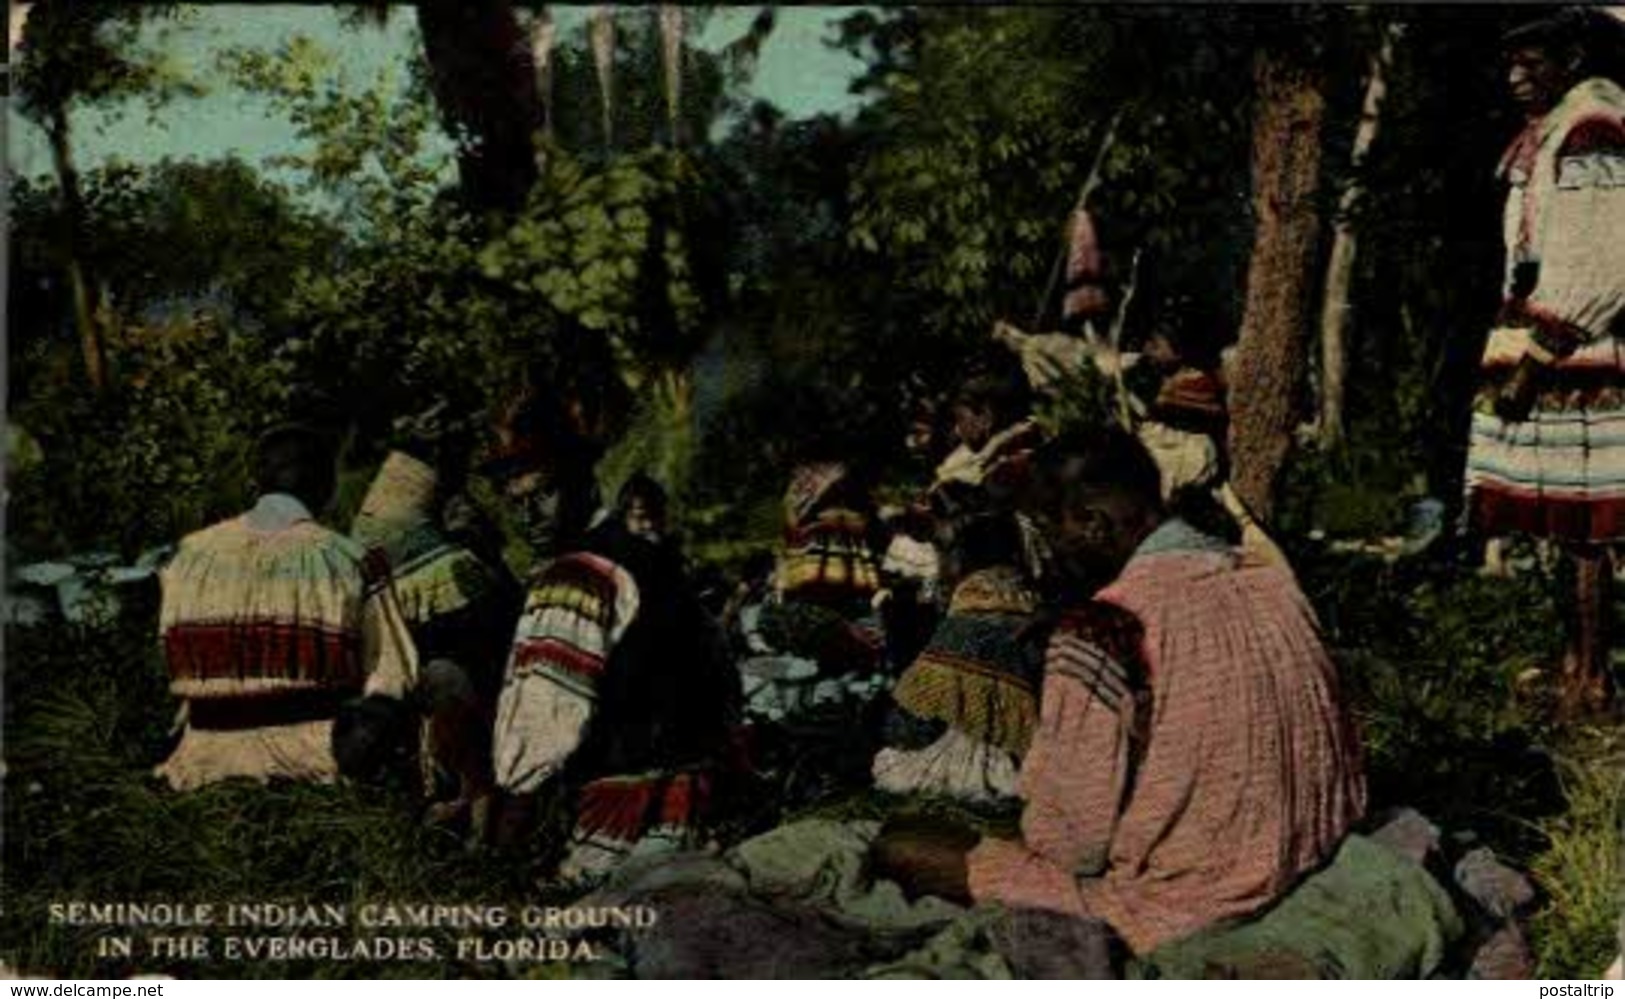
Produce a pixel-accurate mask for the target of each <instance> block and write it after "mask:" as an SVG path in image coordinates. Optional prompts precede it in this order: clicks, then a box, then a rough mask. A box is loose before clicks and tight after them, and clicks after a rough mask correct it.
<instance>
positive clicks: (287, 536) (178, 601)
mask: <svg viewBox="0 0 1625 999" xmlns="http://www.w3.org/2000/svg"><path fill="white" fill-rule="evenodd" d="M323 446H324V445H322V444H321V443H319V442H316V441H315V440H314V438H313V435H310V434H308V433H306V432H304V431H283V432H280V433H278V434H272V435H269V436H268V438H267V440H266V442H264V443H263V444H262V475H261V480H262V488H263V489H264V490H265V492H264V495H262V496H261V497H260V499H259V501H258V503H257V504H256V505H255V506H254V508H253V509H252V510H250V511H248V512H247V513H245V514H243V515H242V516H239V517H234V518H231V519H230V520H227V521H224V522H222V523H219V524H216V525H214V526H212V527H208V528H205V529H204V530H202V531H199V532H197V533H195V534H192V535H190V536H188V537H187V538H185V539H184V540H183V541H182V542H181V544H180V546H179V549H178V551H177V553H176V556H175V558H174V559H173V560H172V561H171V562H170V563H169V565H168V566H166V567H165V569H164V570H163V574H162V583H163V607H162V611H161V615H160V629H161V635H162V639H163V645H164V653H165V658H166V660H167V662H168V666H169V673H170V688H171V691H172V693H174V695H175V696H176V697H178V698H180V699H182V700H184V701H185V702H186V713H187V725H186V731H185V733H184V734H183V736H182V739H181V742H180V744H179V746H178V747H177V748H176V750H175V751H174V753H173V754H171V756H170V758H169V759H168V760H167V761H166V762H165V763H164V764H163V765H162V767H160V769H159V773H160V774H161V775H163V776H165V777H166V778H167V779H168V780H169V782H170V784H171V785H172V786H173V787H175V788H177V789H188V788H193V787H199V786H202V785H204V784H209V783H212V782H214V781H217V780H223V779H226V778H230V777H246V778H251V779H258V780H266V779H269V778H272V777H285V778H290V779H300V780H318V781H323V780H331V779H333V777H334V776H336V774H337V764H336V762H335V760H334V756H333V749H332V745H331V735H332V727H333V719H334V718H335V717H336V716H337V714H338V712H339V707H340V705H341V704H342V703H343V702H344V701H346V700H348V699H350V698H353V697H356V696H359V695H361V694H363V693H366V694H373V695H381V696H385V697H390V698H395V699H399V698H402V697H404V696H405V694H406V692H407V690H408V689H409V688H410V687H411V686H412V684H413V682H414V679H415V675H416V669H417V660H416V652H415V649H414V647H413V645H412V642H411V639H410V637H409V636H408V635H407V633H406V629H405V624H404V621H403V620H402V617H401V614H400V610H399V607H398V605H397V604H396V603H395V599H394V596H393V593H392V592H391V591H390V588H389V568H388V563H387V560H386V559H384V558H382V557H381V556H378V555H374V554H369V552H368V550H367V549H366V548H364V547H362V546H361V545H359V544H357V543H356V542H354V541H351V540H350V539H348V538H346V537H344V536H343V535H342V534H339V533H338V532H336V531H332V530H329V529H327V528H325V527H323V526H321V525H320V524H318V523H316V521H315V519H314V518H313V516H312V513H311V511H310V506H312V505H315V506H320V505H321V501H322V500H321V497H323V496H324V495H325V491H326V490H328V489H330V478H329V479H327V480H326V481H324V476H330V472H323V471H322V470H320V469H319V468H318V469H316V470H315V471H310V469H311V468H312V466H319V465H320V464H321V463H322V462H323V461H326V462H328V463H329V464H330V462H331V457H330V454H329V455H323V454H322V453H321V451H322V448H323ZM267 454H268V455H269V458H267ZM265 468H269V469H270V471H269V472H266V471H265V470H264V469H265ZM302 480H307V481H302ZM296 493H297V494H300V495H303V496H304V497H305V499H301V498H300V497H299V495H295V494H296Z"/></svg>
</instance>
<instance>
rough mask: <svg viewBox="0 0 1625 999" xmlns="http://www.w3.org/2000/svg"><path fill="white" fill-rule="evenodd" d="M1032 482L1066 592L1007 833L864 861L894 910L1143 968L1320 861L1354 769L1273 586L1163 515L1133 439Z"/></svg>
mask: <svg viewBox="0 0 1625 999" xmlns="http://www.w3.org/2000/svg"><path fill="white" fill-rule="evenodd" d="M1035 472H1036V475H1035V482H1034V488H1033V490H1032V492H1031V494H1030V503H1031V505H1032V509H1033V512H1034V514H1035V516H1036V518H1037V520H1038V522H1039V523H1040V524H1041V525H1042V526H1043V527H1044V528H1045V530H1046V534H1047V536H1048V537H1049V538H1050V539H1051V541H1052V542H1053V545H1054V548H1055V553H1056V559H1057V566H1058V572H1059V573H1060V574H1061V576H1062V580H1063V581H1064V582H1065V584H1066V586H1067V594H1068V596H1067V597H1066V598H1065V599H1066V604H1065V608H1066V609H1065V612H1064V614H1063V616H1062V618H1061V620H1060V622H1059V624H1058V626H1057V628H1056V630H1055V632H1054V633H1053V635H1052V636H1051V638H1050V641H1049V645H1048V650H1047V653H1046V661H1045V671H1044V683H1043V692H1042V696H1041V710H1040V717H1039V723H1038V728H1037V731H1036V732H1035V733H1034V735H1033V741H1032V747H1031V749H1030V750H1029V751H1028V753H1027V756H1026V758H1025V759H1024V760H1023V762H1022V769H1021V775H1020V785H1019V786H1020V792H1021V796H1022V799H1023V801H1024V803H1025V811H1024V813H1023V816H1022V836H1021V838H1020V839H1019V840H1000V839H984V840H980V841H979V840H978V837H977V836H976V835H975V834H974V833H970V832H968V831H966V830H963V829H958V828H951V827H942V826H930V825H923V824H921V823H919V822H915V823H913V824H911V825H898V824H894V825H893V827H891V828H889V829H887V830H886V831H885V832H884V833H883V834H882V835H881V837H880V839H879V842H878V844H877V847H876V851H875V862H876V866H877V868H878V871H879V873H881V874H882V875H884V876H889V877H892V878H893V879H895V880H897V881H899V882H901V883H902V884H903V885H904V887H905V889H908V890H911V891H913V892H916V893H922V894H934V895H939V896H943V897H946V898H951V899H959V900H975V901H977V902H994V903H1001V904H1003V905H1005V906H1007V907H1010V908H1025V909H1038V910H1045V911H1049V912H1054V913H1061V914H1064V915H1069V916H1073V917H1078V918H1082V919H1093V920H1098V921H1102V922H1103V923H1104V924H1106V925H1108V926H1109V927H1110V929H1111V930H1113V931H1115V933H1116V934H1117V935H1118V936H1120V937H1121V938H1122V939H1123V941H1125V942H1126V943H1127V945H1128V946H1129V948H1130V949H1132V950H1133V951H1134V952H1135V953H1136V954H1142V955H1143V954H1146V953H1148V952H1150V951H1151V950H1153V949H1155V948H1156V947H1157V946H1158V945H1159V944H1162V943H1164V942H1166V941H1171V940H1175V939H1178V938H1181V937H1184V936H1187V935H1189V934H1191V933H1194V932H1196V931H1198V930H1200V929H1202V928H1204V927H1206V926H1209V925H1211V924H1214V923H1218V922H1220V921H1222V920H1226V919H1229V918H1232V917H1239V916H1244V915H1247V914H1250V913H1253V912H1256V911H1258V910H1260V909H1262V908H1264V907H1265V906H1268V905H1269V904H1271V903H1272V902H1274V901H1276V900H1277V899H1279V898H1281V897H1282V896H1283V895H1284V894H1285V893H1286V892H1287V891H1288V890H1289V889H1290V888H1291V887H1292V886H1293V885H1294V883H1295V882H1297V881H1298V880H1299V879H1300V878H1301V877H1303V876H1304V875H1306V874H1308V873H1309V872H1311V871H1313V870H1314V869H1315V868H1317V867H1318V866H1320V865H1321V864H1323V863H1324V862H1326V861H1327V860H1328V859H1330V857H1331V856H1332V854H1333V853H1334V851H1336V849H1337V847H1338V845H1339V843H1340V841H1341V840H1342V839H1343V837H1344V835H1345V833H1346V832H1347V831H1348V829H1349V827H1350V825H1351V824H1352V823H1353V822H1354V821H1356V820H1357V819H1358V818H1359V817H1360V815H1361V812H1362V811H1363V809H1364V807H1365V782H1364V778H1363V775H1362V770H1361V761H1360V752H1359V748H1358V745H1357V742H1356V739H1355V738H1354V735H1353V733H1352V731H1351V728H1350V726H1349V724H1348V722H1347V719H1346V718H1345V716H1344V714H1343V710H1342V705H1341V703H1340V696H1339V691H1338V684H1337V677H1336V673H1335V669H1334V667H1333V665H1332V662H1331V660H1330V658H1329V657H1328V656H1327V654H1326V650H1325V648H1324V647H1323V646H1322V645H1321V642H1320V637H1319V634H1318V631H1317V627H1316V622H1315V620H1314V616H1313V614H1312V612H1311V611H1310V609H1309V607H1308V604H1307V601H1306V600H1305V599H1304V597H1303V594H1302V593H1301V592H1300V591H1299V590H1298V588H1297V585H1296V584H1295V583H1294V581H1293V579H1292V577H1291V576H1290V575H1289V574H1287V573H1285V572H1283V571H1282V570H1280V569H1278V568H1275V567H1273V566H1271V565H1268V564H1265V563H1262V562H1259V561H1257V560H1255V559H1252V558H1250V557H1248V556H1246V555H1244V554H1242V553H1240V552H1238V551H1237V550H1235V549H1233V548H1231V547H1229V546H1228V545H1225V544H1223V543H1220V542H1218V541H1216V540H1214V539H1212V538H1209V537H1206V536H1204V535H1202V534H1200V533H1199V532H1196V531H1195V530H1193V529H1192V528H1191V527H1189V526H1188V525H1187V524H1185V523H1183V522H1181V521H1179V520H1177V519H1170V518H1168V517H1167V516H1166V515H1165V513H1164V509H1163V504H1162V498H1161V489H1160V485H1159V479H1160V475H1159V473H1158V471H1157V467H1156V465H1155V464H1154V463H1153V462H1152V460H1151V458H1150V456H1149V455H1148V454H1146V452H1145V449H1144V448H1143V447H1142V446H1141V445H1140V444H1139V443H1138V442H1137V441H1136V440H1134V439H1133V438H1132V437H1131V436H1129V435H1128V434H1126V433H1124V432H1122V431H1118V430H1107V431H1098V432H1094V433H1091V434H1087V435H1081V434H1080V435H1068V436H1066V437H1063V438H1061V439H1059V440H1057V441H1056V442H1055V443H1054V444H1053V445H1051V446H1050V447H1048V448H1046V450H1045V452H1044V453H1043V454H1042V456H1041V457H1040V458H1039V460H1038V462H1037V467H1036V469H1035ZM1103 584H1106V585H1105V588H1104V589H1099V590H1098V592H1097V588H1098V587H1100V586H1102V585H1103ZM1091 594H1093V597H1092V599H1091Z"/></svg>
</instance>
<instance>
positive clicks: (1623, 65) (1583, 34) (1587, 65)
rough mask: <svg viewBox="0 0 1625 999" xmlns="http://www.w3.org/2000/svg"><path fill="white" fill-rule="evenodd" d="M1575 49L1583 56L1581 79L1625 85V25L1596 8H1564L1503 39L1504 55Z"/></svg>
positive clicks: (1519, 27)
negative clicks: (1607, 80) (1609, 81)
mask: <svg viewBox="0 0 1625 999" xmlns="http://www.w3.org/2000/svg"><path fill="white" fill-rule="evenodd" d="M1566 48H1573V49H1576V50H1578V51H1579V53H1580V68H1579V73H1578V75H1579V77H1580V78H1581V79H1585V78H1587V77H1592V76H1605V77H1608V78H1609V79H1611V80H1613V81H1614V82H1616V83H1625V21H1621V20H1620V19H1619V18H1617V17H1615V16H1614V15H1612V14H1610V13H1608V12H1607V11H1605V10H1602V9H1600V8H1596V7H1563V8H1561V9H1559V10H1558V11H1557V12H1555V13H1553V14H1549V15H1547V16H1545V17H1541V18H1538V19H1536V20H1534V21H1528V22H1525V23H1523V24H1520V25H1518V26H1517V27H1515V28H1513V29H1512V30H1511V31H1508V32H1507V33H1506V34H1504V35H1502V36H1501V51H1502V53H1503V54H1505V55H1511V54H1512V53H1513V52H1516V51H1518V50H1520V49H1541V50H1543V51H1547V52H1555V51H1560V50H1562V49H1566Z"/></svg>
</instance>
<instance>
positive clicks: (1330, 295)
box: [1319, 24, 1403, 447]
mask: <svg viewBox="0 0 1625 999" xmlns="http://www.w3.org/2000/svg"><path fill="white" fill-rule="evenodd" d="M1402 32H1403V27H1402V26H1401V25H1398V24H1394V25H1390V26H1389V28H1388V31H1387V32H1386V33H1384V35H1383V39H1382V45H1381V46H1380V47H1379V48H1378V50H1377V51H1376V53H1374V54H1373V55H1372V57H1371V71H1370V75H1369V76H1368V77H1367V78H1366V86H1365V101H1364V102H1363V104H1362V105H1361V108H1360V124H1359V127H1358V128H1356V129H1355V133H1354V149H1353V152H1352V154H1351V156H1350V159H1349V168H1350V173H1351V174H1352V176H1351V178H1350V180H1349V183H1348V185H1347V186H1346V187H1344V188H1343V194H1342V197H1341V198H1340V199H1339V200H1338V205H1337V219H1336V221H1335V222H1334V223H1333V236H1332V255H1331V261H1330V262H1329V263H1328V264H1327V267H1326V293H1325V296H1324V298H1323V300H1322V302H1323V304H1322V305H1321V310H1320V384H1321V389H1320V423H1319V429H1320V441H1321V443H1322V444H1323V445H1326V446H1328V447H1336V446H1337V445H1338V444H1340V443H1342V440H1343V430H1344V427H1343V417H1344V412H1345V409H1346V407H1347V396H1348V392H1347V383H1348V369H1349V333H1350V330H1351V328H1352V326H1353V323H1352V319H1353V312H1354V309H1353V303H1352V301H1351V292H1352V288H1353V284H1354V261H1355V257H1356V255H1357V251H1358V249H1359V245H1358V243H1359V237H1358V234H1357V233H1356V232H1355V229H1354V221H1353V218H1352V215H1353V213H1354V210H1355V208H1356V207H1357V206H1358V204H1359V201H1360V197H1361V195H1362V194H1363V193H1364V186H1363V185H1362V183H1361V180H1360V171H1361V169H1362V168H1363V167H1364V165H1365V160H1366V156H1367V155H1368V154H1369V153H1370V151H1371V144H1372V143H1373V142H1375V141H1376V138H1377V128H1378V126H1379V125H1380V124H1381V123H1382V102H1383V99H1384V98H1385V97H1387V96H1388V69H1389V67H1390V66H1392V65H1393V61H1394V43H1395V41H1396V40H1397V39H1398V38H1399V37H1400V35H1401V34H1402Z"/></svg>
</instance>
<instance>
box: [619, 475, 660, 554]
mask: <svg viewBox="0 0 1625 999" xmlns="http://www.w3.org/2000/svg"><path fill="white" fill-rule="evenodd" d="M615 507H616V512H617V513H618V514H619V515H620V517H621V519H622V521H623V523H624V524H625V525H626V529H627V530H628V531H630V532H631V533H633V534H635V535H637V536H639V537H643V538H649V539H650V540H659V539H660V538H661V537H662V536H663V535H664V534H665V533H666V508H667V500H666V490H665V489H664V488H662V487H661V485H660V483H658V482H656V481H655V480H654V479H652V478H650V477H649V476H647V475H645V474H643V473H642V472H639V473H637V474H636V475H634V476H632V477H631V478H630V479H627V480H626V484H625V485H624V486H622V487H621V492H620V495H619V496H618V497H617V498H616V503H615Z"/></svg>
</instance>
